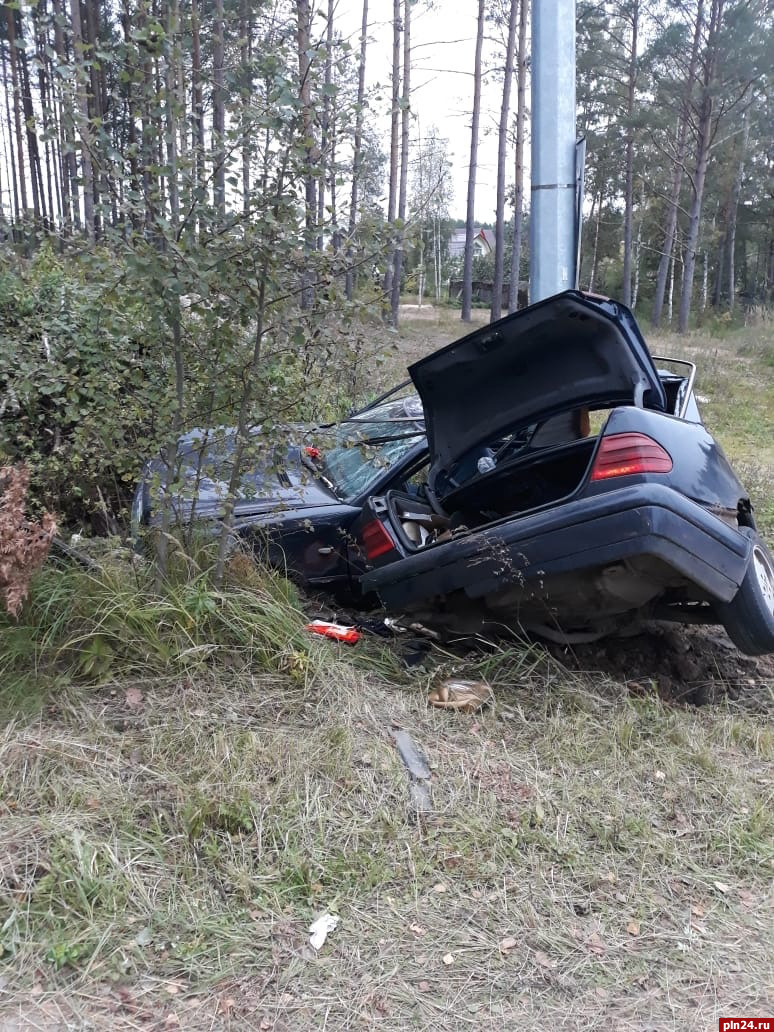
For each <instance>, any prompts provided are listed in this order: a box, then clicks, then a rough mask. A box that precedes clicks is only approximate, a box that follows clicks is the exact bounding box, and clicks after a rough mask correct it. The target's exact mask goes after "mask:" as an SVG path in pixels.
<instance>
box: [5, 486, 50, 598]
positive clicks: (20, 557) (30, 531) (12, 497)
mask: <svg viewBox="0 0 774 1032" xmlns="http://www.w3.org/2000/svg"><path fill="white" fill-rule="evenodd" d="M29 482H30V475H29V472H28V471H27V469H26V468H25V467H24V466H2V467H0V601H1V602H2V603H3V604H4V605H5V608H6V610H7V611H8V613H10V615H11V616H16V615H17V614H18V612H19V610H20V609H21V605H22V602H23V601H24V599H25V598H26V597H27V595H28V594H29V590H30V578H31V577H32V574H33V573H34V572H35V570H37V569H38V567H39V566H41V565H42V563H43V560H44V559H45V558H46V555H47V554H48V550H49V548H50V547H51V539H52V538H53V536H54V534H55V533H56V522H55V520H54V517H53V516H52V515H51V514H50V513H45V514H44V515H43V517H42V518H41V520H40V522H39V523H35V522H33V521H32V520H30V519H28V518H27V505H26V503H27V489H28V487H29Z"/></svg>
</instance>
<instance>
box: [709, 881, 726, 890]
mask: <svg viewBox="0 0 774 1032" xmlns="http://www.w3.org/2000/svg"><path fill="white" fill-rule="evenodd" d="M712 884H713V885H714V886H715V888H716V889H717V890H718V892H728V886H727V885H726V883H725V882H722V881H716V882H713V883H712Z"/></svg>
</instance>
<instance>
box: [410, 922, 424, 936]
mask: <svg viewBox="0 0 774 1032" xmlns="http://www.w3.org/2000/svg"><path fill="white" fill-rule="evenodd" d="M409 929H410V931H412V932H413V933H414V935H426V934H427V929H426V928H423V927H422V925H420V924H410V925H409Z"/></svg>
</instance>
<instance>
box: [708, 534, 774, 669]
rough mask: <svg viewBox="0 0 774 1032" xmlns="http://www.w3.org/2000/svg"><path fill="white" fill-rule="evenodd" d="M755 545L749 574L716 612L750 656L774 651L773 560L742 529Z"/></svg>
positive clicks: (766, 551) (754, 538)
mask: <svg viewBox="0 0 774 1032" xmlns="http://www.w3.org/2000/svg"><path fill="white" fill-rule="evenodd" d="M739 533H740V534H744V536H745V537H747V538H749V539H750V541H751V542H752V552H751V553H750V561H749V563H748V565H747V572H746V573H745V576H744V580H743V581H742V584H741V586H740V588H739V591H738V592H737V593H736V595H734V597H733V598H732V599H731V601H730V602H718V603H717V604H716V607H715V608H716V611H717V614H718V616H719V618H720V622H721V623H722V624H723V626H724V627H725V629H726V632H727V633H728V636H729V638H730V639H731V641H732V642H733V643H734V645H736V647H737V648H738V649H739V651H740V652H744V653H745V655H747V656H763V655H765V654H766V653H767V652H774V558H772V555H771V552H770V551H769V550H768V548H767V547H766V546H765V545H764V543H763V541H761V539H760V537H759V536H758V534H757V533H756V532H755V531H754V530H753V529H752V528H751V527H740V528H739Z"/></svg>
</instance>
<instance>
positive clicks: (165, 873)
mask: <svg viewBox="0 0 774 1032" xmlns="http://www.w3.org/2000/svg"><path fill="white" fill-rule="evenodd" d="M320 648H321V650H322V651H321V652H320V653H318V654H317V655H316V661H315V662H313V663H311V664H310V666H309V670H308V675H307V681H306V683H304V684H299V682H298V680H297V679H295V680H291V679H283V678H282V677H281V676H279V675H277V676H271V675H255V676H251V675H249V674H248V673H245V672H244V671H243V672H241V673H239V674H234V675H233V676H229V675H226V674H223V673H220V674H217V675H216V674H214V673H213V674H210V675H207V676H202V677H201V678H200V679H199V680H197V683H196V684H195V685H194V684H192V683H191V682H189V681H187V680H176V679H174V678H173V679H170V680H168V681H166V682H156V683H137V682H132V683H131V684H126V683H118V682H116V683H113V684H111V685H108V686H104V687H102V688H100V689H93V690H91V691H90V692H84V691H83V690H82V689H81V690H78V691H75V690H73V689H70V690H67V691H65V692H63V693H62V694H61V695H60V696H59V697H58V698H57V699H56V700H54V701H52V702H51V703H50V705H49V706H47V707H46V709H45V711H44V712H43V713H42V714H41V716H40V718H39V719H38V720H37V721H36V722H34V723H33V724H31V725H29V726H26V727H23V726H20V725H18V724H10V725H9V726H8V727H7V728H6V730H5V733H4V735H3V738H2V742H0V767H1V768H2V770H3V775H2V780H0V800H1V801H0V808H1V810H2V814H3V819H2V822H0V857H2V872H1V873H2V886H3V890H2V891H3V906H4V916H3V924H2V940H1V941H2V943H3V948H4V950H5V951H6V966H5V973H4V975H3V981H2V983H0V984H1V985H2V991H1V994H0V1028H8V1029H13V1028H16V1027H19V1028H27V1027H29V1028H35V1027H40V1028H44V1029H49V1028H59V1027H61V1028H67V1027H70V1028H94V1029H102V1028H108V1027H113V1028H127V1029H128V1028H169V1027H182V1028H187V1029H188V1028H190V1029H199V1028H202V1029H204V1028H226V1027H231V1028H256V1029H261V1028H264V1029H311V1028H320V1029H322V1028H329V1029H332V1028H336V1029H339V1028H359V1027H362V1026H367V1025H369V1024H371V1023H373V1024H378V1025H379V1026H380V1027H383V1028H391V1029H405V1028H409V1027H419V1028H428V1029H429V1028H433V1029H436V1028H437V1029H459V1028H464V1027H470V1028H492V1029H495V1028H497V1029H501V1028H516V1027H525V1026H526V1027H529V1028H531V1029H536V1030H540V1029H549V1028H550V1029H553V1028H556V1027H558V1026H560V1025H561V1024H562V1023H564V1024H565V1025H566V1027H568V1028H573V1029H596V1028H616V1029H621V1030H624V1029H626V1030H630V1029H631V1030H634V1029H643V1030H644V1029H646V1028H654V1027H656V1028H659V1029H672V1028H674V1029H678V1028H679V1029H685V1028H690V1029H697V1030H698V1029H702V1030H703V1029H706V1028H710V1027H711V1026H712V1024H713V1022H716V1021H717V1017H718V1016H719V1015H721V1014H729V1013H736V1014H741V1013H745V1014H750V1013H765V1012H766V1010H767V1009H769V1010H770V1006H771V999H770V998H768V997H767V995H766V992H767V989H766V987H767V985H768V984H769V983H770V975H771V966H770V965H771V940H770V926H771V925H770V918H771V913H770V910H769V906H770V896H769V889H770V881H771V875H772V853H771V843H772V839H773V838H774V835H773V832H774V827H773V826H772V817H771V813H772V810H771V798H770V795H771V787H772V781H771V766H770V762H771V758H772V747H773V744H774V743H773V736H772V733H771V729H770V727H769V726H767V725H766V723H765V721H764V720H763V719H762V718H761V717H760V716H755V715H749V714H748V713H747V712H746V711H745V710H744V709H737V710H732V709H730V708H725V709H719V710H704V711H696V710H682V709H668V708H665V707H664V706H663V705H662V704H661V703H660V702H659V701H658V700H657V699H655V698H646V699H642V700H639V701H634V700H632V699H630V698H628V697H627V696H626V694H625V692H624V691H623V690H622V689H621V688H620V687H617V686H616V685H614V684H612V683H607V682H604V681H602V680H601V679H600V680H599V681H598V682H597V683H594V681H593V680H591V679H589V678H584V679H574V678H571V677H570V676H569V675H568V674H567V673H566V672H562V671H561V670H560V669H559V668H557V667H555V666H553V665H551V664H549V663H548V662H547V660H546V659H545V658H544V657H540V656H537V655H535V654H533V653H531V652H529V651H524V650H513V651H510V652H506V653H500V654H498V655H495V657H494V658H491V657H490V658H488V659H485V660H481V659H479V660H477V661H476V665H475V666H474V667H473V668H471V669H470V670H468V671H466V672H474V673H481V671H482V670H484V672H486V673H487V674H488V676H489V677H490V679H491V681H492V683H493V684H494V686H495V689H496V697H497V703H496V706H495V708H494V709H492V710H490V711H488V712H485V713H483V714H479V715H477V716H472V717H470V716H468V717H465V716H460V715H452V714H448V713H437V712H435V711H432V710H429V709H428V708H427V706H426V702H425V699H426V693H427V687H428V677H429V675H427V674H426V673H420V674H417V675H414V678H413V680H412V681H409V680H407V681H406V683H405V684H402V685H399V686H395V685H389V684H387V683H385V682H383V681H380V680H379V679H378V678H377V677H375V676H373V675H370V674H367V673H360V672H357V671H355V670H354V669H353V668H352V667H351V666H350V664H349V663H348V662H347V660H346V654H345V653H342V658H340V659H338V660H337V659H335V658H331V657H334V656H335V655H336V654H337V652H339V647H337V646H333V645H331V644H330V643H325V642H322V643H321V644H320ZM482 664H483V666H482ZM441 669H442V670H443V669H444V668H443V667H442V668H441ZM137 689H139V691H138V690H137ZM396 725H398V726H401V727H404V728H407V729H408V730H409V731H410V732H411V734H412V735H413V736H414V737H415V739H416V740H417V741H418V742H420V743H421V744H422V746H423V747H424V749H425V751H426V753H427V756H428V758H429V760H430V763H431V766H432V768H433V777H432V789H433V797H434V812H433V813H432V815H431V816H430V817H429V818H428V819H427V820H425V821H423V822H422V823H421V824H419V825H417V824H416V823H415V822H414V821H412V820H411V818H410V816H409V811H408V807H407V803H408V786H407V781H406V777H405V772H404V771H403V768H402V766H401V764H400V761H399V759H398V757H397V754H396V752H395V750H394V747H393V745H392V742H391V739H390V736H389V729H390V728H391V727H392V726H396ZM322 910H333V911H335V912H337V913H338V914H339V915H340V917H341V923H340V925H339V927H338V929H337V930H336V931H335V932H334V933H333V934H332V936H331V937H330V939H329V942H328V943H327V944H326V945H325V946H324V947H323V949H322V950H321V951H320V953H319V955H316V954H315V953H314V951H313V950H312V949H311V948H310V947H309V945H308V933H307V928H308V924H309V922H310V920H311V919H312V917H313V916H314V914H315V913H317V912H319V911H322ZM511 940H513V942H511V944H510V945H508V943H509V942H510V941H511ZM502 943H505V945H504V946H503V947H502V948H501V944H502ZM3 1022H5V1024H3Z"/></svg>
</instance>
